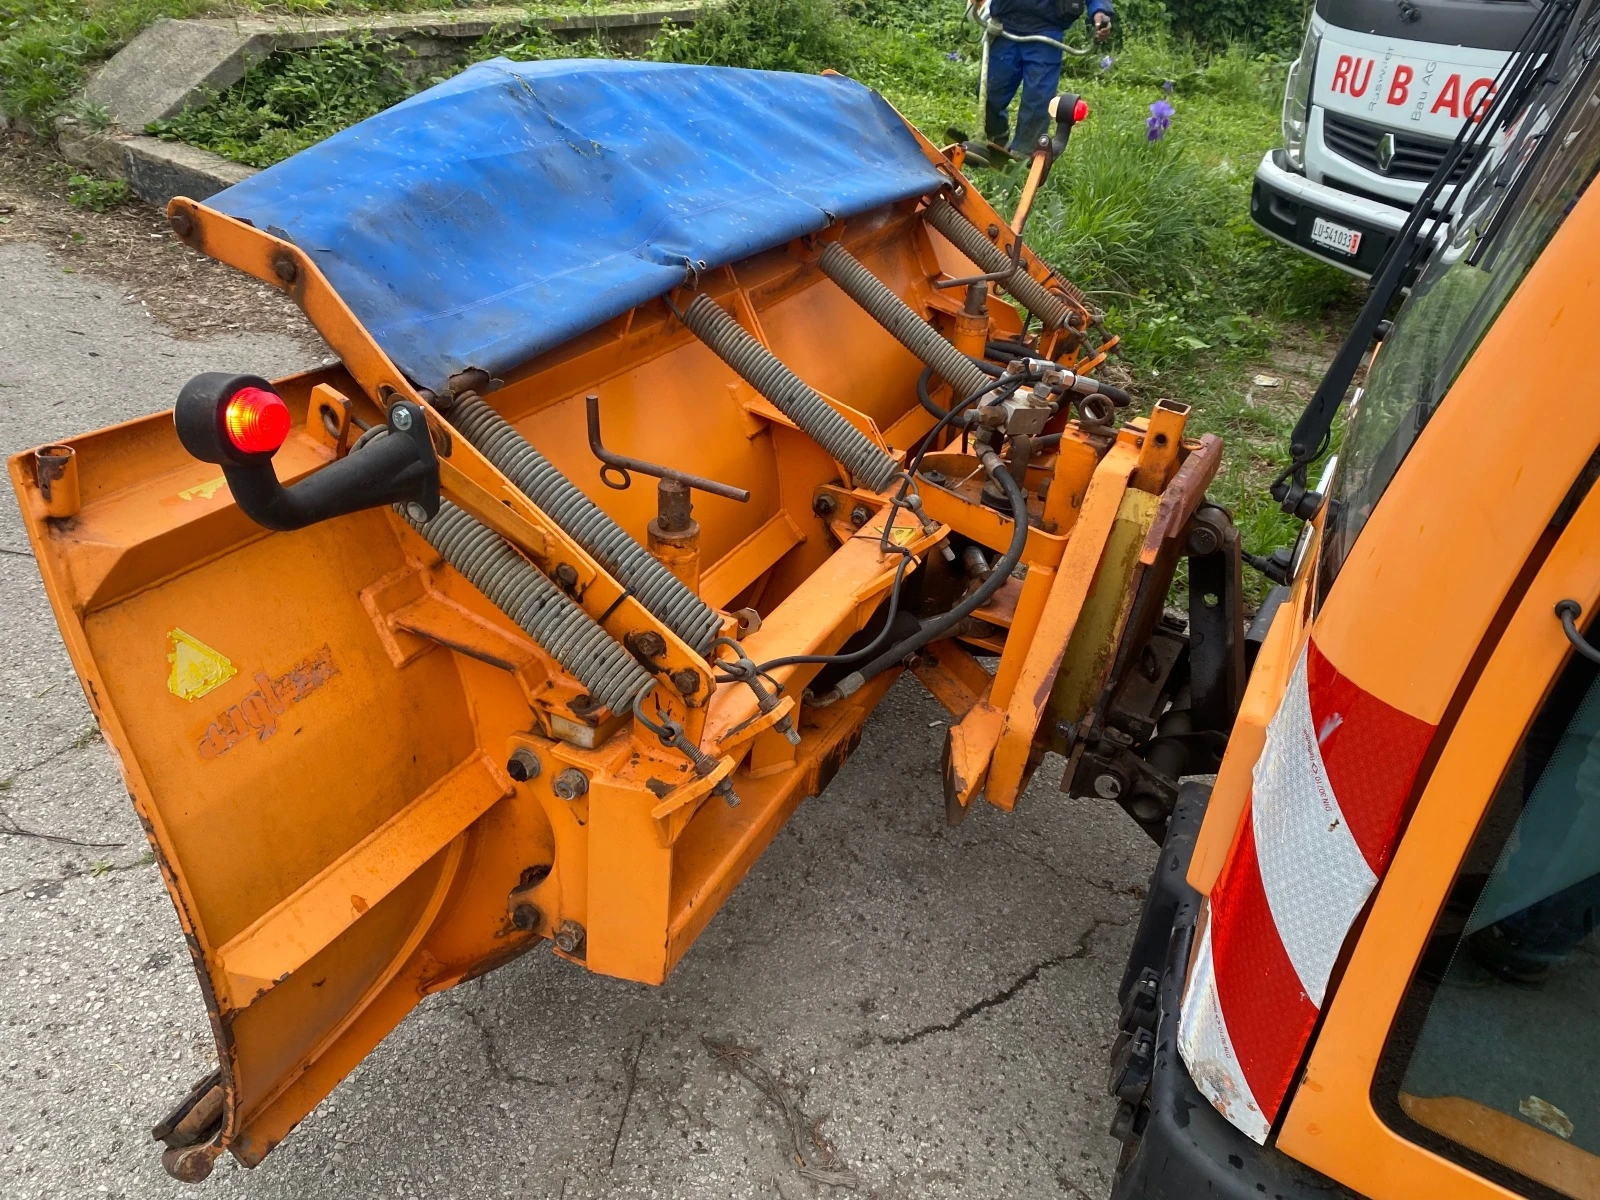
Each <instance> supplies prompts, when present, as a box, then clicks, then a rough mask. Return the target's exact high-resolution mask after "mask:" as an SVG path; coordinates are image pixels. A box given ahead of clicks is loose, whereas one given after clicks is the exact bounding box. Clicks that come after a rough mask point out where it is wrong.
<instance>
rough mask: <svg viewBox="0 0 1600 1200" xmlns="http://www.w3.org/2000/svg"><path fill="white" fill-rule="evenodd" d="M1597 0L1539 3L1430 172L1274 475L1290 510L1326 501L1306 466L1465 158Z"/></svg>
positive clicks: (1420, 255)
mask: <svg viewBox="0 0 1600 1200" xmlns="http://www.w3.org/2000/svg"><path fill="white" fill-rule="evenodd" d="M1589 2H1590V0H1552V2H1551V3H1549V4H1546V5H1545V6H1544V7H1543V8H1541V9H1540V10H1539V13H1538V15H1537V16H1535V17H1534V19H1533V22H1532V24H1530V25H1529V26H1528V29H1527V32H1526V33H1524V34H1523V36H1522V40H1521V41H1520V42H1519V43H1518V44H1517V48H1516V49H1515V50H1514V51H1512V54H1511V57H1510V58H1508V59H1507V60H1506V62H1505V65H1504V66H1503V67H1501V68H1500V73H1499V74H1498V75H1497V76H1496V77H1495V81H1494V87H1493V89H1492V91H1491V93H1490V95H1491V97H1492V98H1491V99H1490V100H1489V101H1488V102H1487V105H1488V106H1487V108H1486V109H1485V110H1484V111H1483V118H1482V120H1480V121H1478V122H1473V121H1471V120H1468V121H1466V122H1464V123H1463V124H1462V127H1461V129H1460V130H1459V131H1458V132H1457V133H1456V137H1455V140H1454V141H1453V142H1452V143H1451V144H1450V148H1449V149H1448V150H1446V151H1445V154H1444V157H1443V159H1441V160H1440V162H1439V166H1438V169H1437V170H1435V171H1434V173H1433V178H1431V179H1429V180H1428V183H1427V186H1426V187H1424V188H1423V190H1422V195H1421V196H1420V197H1418V199H1417V202H1416V204H1415V205H1414V206H1413V207H1412V209H1411V212H1410V214H1409V215H1408V216H1407V217H1406V221H1405V224H1404V225H1402V226H1401V227H1400V232H1399V233H1397V234H1396V235H1395V239H1394V241H1393V243H1391V244H1390V246H1389V251H1388V253H1387V254H1385V255H1384V257H1383V260H1382V262H1380V263H1379V264H1378V269H1377V270H1376V271H1375V272H1373V276H1372V291H1371V293H1370V294H1369V295H1368V296H1367V300H1366V303H1364V304H1363V305H1362V306H1361V312H1360V313H1359V314H1358V315H1357V316H1356V319H1355V324H1354V325H1352V326H1351V328H1350V333H1349V334H1348V336H1346V338H1345V340H1344V344H1343V345H1341V346H1340V347H1339V352H1338V353H1337V354H1335V355H1334V357H1333V362H1332V363H1330V364H1329V366H1328V370H1327V373H1326V374H1325V375H1323V377H1322V382H1321V383H1320V384H1318V385H1317V390H1316V393H1315V394H1314V395H1313V396H1312V397H1311V400H1310V402H1309V403H1308V404H1307V405H1306V407H1305V411H1304V412H1302V413H1301V414H1300V419H1299V421H1297V422H1296V423H1295V427H1294V432H1293V433H1292V434H1291V435H1290V438H1289V465H1288V466H1287V467H1286V468H1284V470H1283V472H1282V474H1280V475H1279V476H1278V477H1277V479H1275V480H1273V482H1272V486H1271V488H1270V489H1269V490H1270V491H1271V493H1272V498H1273V499H1274V500H1276V501H1277V502H1278V505H1279V507H1281V508H1282V509H1283V511H1284V512H1286V513H1288V514H1289V515H1290V516H1293V517H1298V518H1299V519H1300V520H1302V521H1308V520H1310V519H1311V518H1312V517H1313V516H1315V515H1316V512H1317V509H1318V508H1319V507H1321V505H1322V496H1321V494H1320V493H1318V492H1315V491H1312V490H1311V489H1309V488H1308V487H1307V486H1306V469H1307V468H1308V467H1309V466H1310V465H1311V464H1312V463H1313V462H1315V461H1316V460H1317V459H1318V458H1320V457H1321V456H1322V454H1323V453H1324V452H1325V451H1326V450H1327V448H1328V440H1329V437H1330V434H1331V431H1332V429H1333V420H1334V417H1335V415H1336V414H1337V413H1338V411H1339V406H1340V404H1342V403H1343V402H1344V397H1345V393H1346V392H1348V391H1349V389H1350V383H1351V381H1352V380H1353V379H1354V378H1355V375H1356V371H1357V370H1359V369H1360V366H1361V360H1362V358H1363V357H1365V355H1366V353H1367V348H1368V347H1369V346H1370V345H1371V344H1372V340H1373V338H1374V336H1376V335H1377V334H1378V332H1379V326H1380V325H1381V323H1382V322H1383V320H1384V314H1385V313H1387V312H1388V311H1389V305H1390V304H1391V303H1392V302H1393V300H1394V297H1395V294H1396V293H1397V292H1398V291H1399V290H1400V287H1401V285H1402V283H1403V281H1404V280H1405V279H1406V278H1407V277H1408V276H1409V275H1410V272H1411V269H1412V268H1413V267H1416V266H1420V264H1421V260H1422V259H1425V258H1426V255H1427V253H1428V252H1429V251H1430V250H1431V248H1432V244H1433V243H1434V241H1435V240H1436V237H1435V235H1436V233H1437V231H1438V228H1439V222H1441V221H1442V220H1443V214H1447V213H1448V212H1449V211H1450V209H1451V208H1453V207H1454V205H1455V201H1456V199H1457V198H1458V196H1459V195H1460V192H1461V189H1462V187H1463V186H1465V184H1466V182H1467V177H1468V175H1470V172H1463V176H1462V178H1461V179H1458V180H1457V181H1456V182H1455V183H1454V184H1453V185H1451V184H1450V182H1449V181H1450V177H1451V175H1452V174H1453V173H1454V172H1455V171H1456V169H1457V166H1458V165H1459V164H1461V163H1462V162H1476V161H1479V158H1480V156H1481V154H1482V153H1483V151H1484V148H1485V147H1486V146H1487V145H1488V143H1489V141H1490V140H1491V139H1492V138H1494V137H1495V136H1496V135H1497V134H1498V133H1499V132H1500V131H1501V130H1502V129H1503V128H1505V126H1506V125H1507V123H1508V121H1507V117H1508V116H1509V115H1511V114H1515V113H1519V112H1521V111H1522V110H1523V109H1524V108H1525V107H1527V105H1528V104H1529V103H1530V102H1531V100H1532V99H1533V97H1534V92H1535V90H1536V89H1537V88H1539V87H1541V86H1544V85H1546V84H1548V83H1549V82H1550V81H1551V80H1552V78H1553V77H1554V71H1555V65H1556V63H1557V61H1558V59H1560V58H1561V57H1562V56H1561V55H1559V54H1558V53H1557V51H1558V50H1560V49H1561V48H1562V43H1563V40H1564V39H1565V38H1566V36H1567V32H1568V30H1569V29H1572V28H1576V26H1575V25H1574V23H1573V22H1572V20H1571V18H1572V15H1573V12H1574V11H1575V10H1576V9H1577V8H1578V7H1579V4H1580V3H1582V4H1583V5H1584V6H1585V7H1587V5H1588V3H1589ZM1469 156H1470V157H1469ZM1446 186H1451V187H1453V190H1452V192H1451V194H1450V202H1449V204H1447V205H1445V206H1444V208H1443V210H1442V212H1441V214H1439V215H1436V213H1435V207H1434V202H1435V201H1436V200H1437V199H1438V198H1439V195H1440V193H1441V192H1442V191H1443V190H1444V189H1445V187H1446ZM1430 221H1431V222H1434V224H1433V227H1432V228H1431V229H1430V230H1429V234H1428V239H1427V243H1426V245H1423V244H1421V241H1422V238H1421V235H1422V228H1423V226H1424V224H1427V223H1428V222H1430Z"/></svg>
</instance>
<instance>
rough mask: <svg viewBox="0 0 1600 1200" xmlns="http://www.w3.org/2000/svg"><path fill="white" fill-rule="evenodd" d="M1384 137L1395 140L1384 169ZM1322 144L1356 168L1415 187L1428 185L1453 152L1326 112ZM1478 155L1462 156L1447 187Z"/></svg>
mask: <svg viewBox="0 0 1600 1200" xmlns="http://www.w3.org/2000/svg"><path fill="white" fill-rule="evenodd" d="M1385 135H1388V136H1390V137H1392V138H1394V156H1393V157H1392V158H1391V159H1390V160H1389V165H1388V166H1387V167H1384V166H1381V165H1379V164H1380V158H1379V144H1380V143H1381V142H1382V141H1383V138H1384V136H1385ZM1322 144H1323V145H1325V146H1326V147H1327V148H1328V149H1329V150H1330V151H1332V152H1333V153H1334V154H1337V155H1338V156H1339V157H1340V158H1347V159H1349V160H1350V161H1351V162H1353V163H1355V164H1356V165H1357V166H1361V167H1365V168H1366V169H1367V170H1369V171H1373V172H1376V173H1377V174H1379V175H1387V176H1388V177H1389V178H1390V179H1405V180H1409V181H1410V182H1412V183H1426V182H1427V181H1428V180H1430V179H1432V178H1433V173H1434V172H1435V171H1436V170H1438V169H1439V164H1440V163H1441V162H1443V161H1444V156H1445V153H1446V152H1447V151H1448V150H1449V149H1450V143H1449V142H1442V141H1437V140H1435V139H1434V138H1423V137H1417V136H1416V135H1415V134H1409V133H1394V132H1393V131H1392V130H1388V129H1384V128H1382V127H1381V126H1377V125H1368V124H1367V123H1366V122H1364V121H1355V120H1352V119H1351V118H1349V117H1344V116H1339V115H1338V114H1336V113H1331V112H1329V111H1327V110H1326V109H1324V110H1323V113H1322ZM1475 159H1476V155H1475V154H1474V153H1472V152H1470V151H1469V152H1468V153H1466V154H1464V155H1462V156H1461V160H1460V161H1459V162H1457V163H1456V165H1455V169H1454V170H1453V171H1451V172H1450V178H1449V179H1448V180H1447V181H1446V182H1448V183H1459V182H1460V181H1461V180H1463V179H1465V178H1466V177H1467V175H1468V174H1469V173H1470V172H1471V170H1472V165H1473V162H1474V161H1475Z"/></svg>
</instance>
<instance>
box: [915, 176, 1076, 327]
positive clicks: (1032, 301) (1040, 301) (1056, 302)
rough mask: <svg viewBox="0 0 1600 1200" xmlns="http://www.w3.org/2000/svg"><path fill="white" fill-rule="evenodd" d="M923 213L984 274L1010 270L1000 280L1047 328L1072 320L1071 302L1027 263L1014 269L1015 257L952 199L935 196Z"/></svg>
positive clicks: (1073, 293) (1070, 291)
mask: <svg viewBox="0 0 1600 1200" xmlns="http://www.w3.org/2000/svg"><path fill="white" fill-rule="evenodd" d="M922 215H923V218H924V219H925V220H926V221H927V222H928V224H930V225H932V226H933V227H934V228H935V229H937V230H938V231H939V232H940V233H942V234H944V236H945V237H946V238H948V239H949V240H950V243H951V244H952V245H953V246H955V248H956V249H957V250H959V251H961V253H963V254H965V255H966V256H967V257H968V258H970V259H971V260H972V261H973V262H975V263H977V264H978V269H979V270H981V271H983V272H984V274H990V273H992V272H997V271H1008V272H1009V274H1007V275H1005V276H1004V277H1003V278H1001V279H998V280H996V282H997V283H999V285H1000V286H1001V287H1003V288H1005V290H1006V291H1008V292H1010V293H1011V294H1012V295H1013V296H1015V297H1016V298H1017V299H1018V300H1019V301H1020V302H1021V304H1022V307H1023V308H1025V309H1027V310H1028V311H1029V312H1031V313H1032V314H1033V315H1034V316H1036V317H1038V318H1039V320H1040V321H1042V322H1044V327H1045V328H1046V329H1060V328H1061V327H1062V326H1063V325H1066V324H1067V323H1068V321H1069V319H1070V318H1071V316H1072V312H1073V310H1072V307H1071V305H1069V304H1068V303H1067V302H1066V301H1065V300H1063V299H1062V298H1061V297H1060V296H1058V295H1056V294H1055V293H1054V292H1052V291H1051V290H1050V289H1049V288H1047V287H1045V286H1044V284H1042V283H1040V282H1039V281H1038V280H1037V279H1035V278H1034V277H1033V276H1032V275H1030V274H1028V269H1027V268H1026V267H1024V266H1020V265H1019V266H1017V267H1015V268H1014V269H1013V267H1012V264H1011V259H1010V257H1009V256H1008V255H1007V254H1006V252H1005V251H1004V250H1002V249H1000V247H999V246H996V245H995V244H994V243H993V242H991V241H990V240H989V239H988V238H987V237H986V236H985V235H984V233H983V231H982V230H980V229H979V228H978V227H977V226H976V225H974V224H973V223H972V222H971V221H969V220H967V218H966V217H964V216H962V215H961V213H960V212H958V211H957V210H956V209H955V208H954V207H953V206H952V205H951V204H950V202H949V201H948V200H944V199H942V198H941V199H938V200H935V201H934V202H933V203H932V204H930V205H928V207H927V208H926V209H924V210H923V213H922ZM1061 282H1062V290H1064V291H1065V292H1066V293H1067V294H1068V295H1069V296H1071V298H1072V300H1073V301H1074V302H1075V303H1077V304H1078V305H1079V306H1080V307H1081V308H1083V309H1084V310H1085V311H1088V308H1089V302H1088V300H1087V299H1085V298H1084V295H1083V293H1082V292H1080V291H1079V290H1078V289H1077V288H1076V287H1074V286H1073V285H1072V284H1070V283H1067V282H1066V281H1065V280H1063V281H1061Z"/></svg>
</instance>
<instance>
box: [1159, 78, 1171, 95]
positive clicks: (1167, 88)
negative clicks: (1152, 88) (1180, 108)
mask: <svg viewBox="0 0 1600 1200" xmlns="http://www.w3.org/2000/svg"><path fill="white" fill-rule="evenodd" d="M1161 90H1162V91H1163V92H1165V93H1166V94H1167V95H1169V96H1170V95H1172V80H1170V79H1163V80H1162V81H1161Z"/></svg>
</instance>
